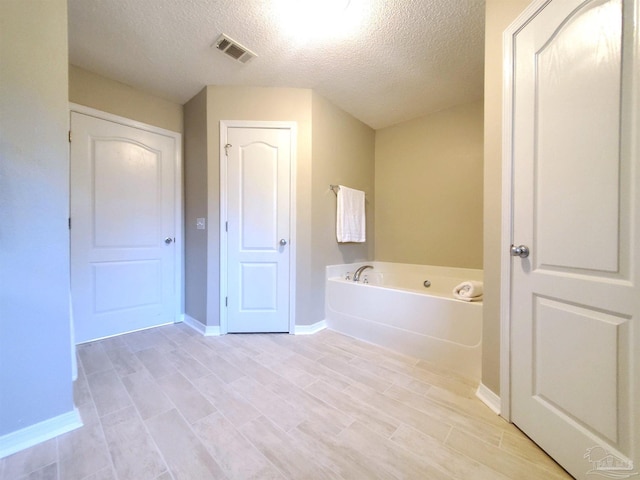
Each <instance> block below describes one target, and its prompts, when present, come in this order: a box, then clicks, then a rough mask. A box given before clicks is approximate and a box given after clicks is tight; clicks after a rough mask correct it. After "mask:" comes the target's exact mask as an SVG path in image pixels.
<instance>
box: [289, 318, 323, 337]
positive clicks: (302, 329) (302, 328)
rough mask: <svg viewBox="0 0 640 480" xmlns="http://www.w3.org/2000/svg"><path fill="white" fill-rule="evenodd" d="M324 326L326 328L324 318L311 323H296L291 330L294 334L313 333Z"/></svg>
mask: <svg viewBox="0 0 640 480" xmlns="http://www.w3.org/2000/svg"><path fill="white" fill-rule="evenodd" d="M325 328H327V322H326V321H325V320H320V321H319V322H316V323H314V324H312V325H296V326H295V329H294V330H293V332H294V333H295V335H313V334H314V333H318V332H319V331H321V330H324V329H325Z"/></svg>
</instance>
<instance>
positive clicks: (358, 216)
mask: <svg viewBox="0 0 640 480" xmlns="http://www.w3.org/2000/svg"><path fill="white" fill-rule="evenodd" d="M366 229H367V226H366V220H365V212H364V192H363V191H361V190H355V189H353V188H349V187H345V186H343V185H340V186H339V189H338V207H337V211H336V237H337V239H338V242H339V243H344V242H359V243H362V242H365V241H366V239H367V237H366Z"/></svg>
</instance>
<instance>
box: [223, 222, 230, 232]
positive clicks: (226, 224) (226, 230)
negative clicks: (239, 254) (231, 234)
mask: <svg viewBox="0 0 640 480" xmlns="http://www.w3.org/2000/svg"><path fill="white" fill-rule="evenodd" d="M224 231H225V232H228V231H229V222H224Z"/></svg>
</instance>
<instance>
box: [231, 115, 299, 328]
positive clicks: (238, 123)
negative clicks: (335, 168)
mask: <svg viewBox="0 0 640 480" xmlns="http://www.w3.org/2000/svg"><path fill="white" fill-rule="evenodd" d="M233 127H238V128H281V129H289V130H290V131H291V165H290V170H289V180H290V196H289V232H290V234H289V238H290V241H289V333H290V334H293V333H294V332H295V324H296V322H295V318H296V163H297V148H298V147H297V139H298V136H297V133H298V124H297V123H296V122H264V121H247V120H220V225H219V229H220V333H221V334H222V335H224V334H226V333H228V324H227V307H226V305H225V301H224V299H225V298H226V297H227V293H228V287H227V267H228V265H227V235H226V233H227V232H226V228H225V226H226V222H227V198H228V192H227V156H226V151H225V148H224V146H225V145H226V144H227V129H228V128H233Z"/></svg>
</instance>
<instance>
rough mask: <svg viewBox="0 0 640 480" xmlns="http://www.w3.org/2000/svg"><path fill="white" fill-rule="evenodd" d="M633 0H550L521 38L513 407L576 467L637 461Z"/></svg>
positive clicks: (621, 474) (536, 435) (612, 472)
mask: <svg viewBox="0 0 640 480" xmlns="http://www.w3.org/2000/svg"><path fill="white" fill-rule="evenodd" d="M637 8H638V2H637V1H636V2H633V1H631V0H629V1H625V2H622V0H587V1H584V0H552V1H551V2H550V3H548V4H547V5H546V6H545V7H544V8H543V9H542V10H540V11H539V12H538V13H537V15H535V16H534V18H532V19H531V21H530V22H529V23H527V24H526V25H525V26H524V28H523V29H522V30H520V31H519V32H518V33H517V34H516V36H515V45H514V51H515V55H514V77H513V91H514V96H513V102H514V103H513V105H514V110H513V112H514V113H513V122H514V123H513V193H512V195H513V215H514V217H513V239H514V243H516V246H519V245H520V244H523V245H525V246H527V247H529V250H530V253H529V256H526V257H525V256H524V255H525V254H524V253H522V256H514V257H513V260H512V264H511V268H512V276H511V280H512V285H511V291H512V295H511V306H510V316H511V334H512V337H511V355H512V364H511V389H512V390H511V394H512V398H511V414H512V420H513V422H514V423H515V424H516V425H518V426H519V427H520V428H521V429H522V430H523V431H524V432H525V433H527V435H529V436H530V437H531V438H532V439H533V440H534V441H535V442H537V443H538V444H539V445H540V446H541V447H542V448H543V449H545V450H546V451H547V452H548V453H549V454H550V455H551V456H552V457H554V458H555V459H556V460H557V461H558V462H559V463H560V464H561V465H562V466H563V467H564V468H566V469H567V470H568V471H569V473H571V474H572V475H573V476H575V477H576V478H593V475H594V474H597V475H600V476H604V477H610V478H626V477H625V475H630V474H632V473H635V472H638V471H640V470H639V467H640V465H639V464H638V462H639V461H640V458H639V456H638V453H639V451H640V446H639V444H640V432H639V430H640V428H639V427H640V421H639V416H640V395H639V391H640V382H639V380H640V377H639V367H640V364H639V363H640V356H639V351H640V334H639V332H640V323H639V321H640V320H639V316H640V288H639V286H638V285H639V283H638V274H640V271H639V265H640V264H639V257H640V256H639V255H638V252H639V249H638V247H639V243H638V232H639V228H640V222H639V221H638V215H639V212H640V201H639V200H638V195H639V192H638V190H639V187H640V175H639V166H640V165H639V160H640V156H639V154H638V153H639V146H638V145H639V135H640V130H639V128H638V127H639V126H640V124H639V123H638V114H639V113H640V102H639V93H640V92H639V89H640V83H639V80H640V77H639V76H638V67H639V65H638V46H639V44H638V32H637V30H636V29H637V18H638V17H637V11H636V10H635V9H637ZM634 17H635V19H636V20H635V21H634ZM512 250H513V249H512ZM518 253H520V251H512V255H517V254H518ZM634 462H635V463H634Z"/></svg>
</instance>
